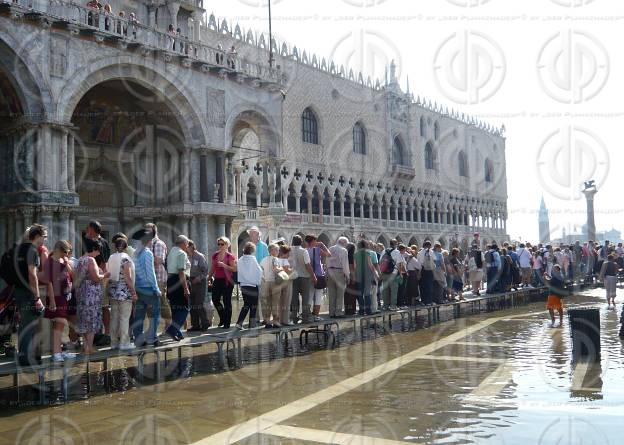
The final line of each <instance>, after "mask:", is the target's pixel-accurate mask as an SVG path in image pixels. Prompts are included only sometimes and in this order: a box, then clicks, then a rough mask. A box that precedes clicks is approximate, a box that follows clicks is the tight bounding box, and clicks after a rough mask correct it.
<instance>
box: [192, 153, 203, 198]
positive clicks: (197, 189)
mask: <svg viewBox="0 0 624 445" xmlns="http://www.w3.org/2000/svg"><path fill="white" fill-rule="evenodd" d="M189 151H190V160H191V161H190V162H191V165H190V174H191V177H190V178H189V181H190V187H191V202H201V201H202V199H201V191H202V187H201V176H202V173H201V168H202V163H201V156H200V154H199V152H198V151H197V150H193V149H189Z"/></svg>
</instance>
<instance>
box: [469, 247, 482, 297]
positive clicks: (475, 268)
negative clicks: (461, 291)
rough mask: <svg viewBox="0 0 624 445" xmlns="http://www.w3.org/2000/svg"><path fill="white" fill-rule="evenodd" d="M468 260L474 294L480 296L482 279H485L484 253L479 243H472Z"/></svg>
mask: <svg viewBox="0 0 624 445" xmlns="http://www.w3.org/2000/svg"><path fill="white" fill-rule="evenodd" d="M467 260H468V281H470V284H471V286H472V294H473V295H475V296H477V297H478V296H480V295H481V281H483V253H481V250H480V249H479V246H478V245H476V244H473V245H472V247H471V250H470V252H469V253H468V256H467Z"/></svg>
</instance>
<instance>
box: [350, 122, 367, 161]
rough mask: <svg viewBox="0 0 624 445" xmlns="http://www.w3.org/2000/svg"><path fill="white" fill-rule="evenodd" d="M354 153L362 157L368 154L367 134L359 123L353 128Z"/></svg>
mask: <svg viewBox="0 0 624 445" xmlns="http://www.w3.org/2000/svg"><path fill="white" fill-rule="evenodd" d="M353 151H354V152H355V153H358V154H361V155H365V154H366V134H365V133H364V127H363V126H362V124H360V123H359V122H358V123H356V124H355V125H354V126H353Z"/></svg>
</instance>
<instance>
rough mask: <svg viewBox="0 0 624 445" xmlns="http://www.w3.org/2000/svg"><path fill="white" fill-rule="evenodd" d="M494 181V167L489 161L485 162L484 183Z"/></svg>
mask: <svg viewBox="0 0 624 445" xmlns="http://www.w3.org/2000/svg"><path fill="white" fill-rule="evenodd" d="M493 181H494V166H493V165H492V161H490V160H489V159H486V160H485V182H493Z"/></svg>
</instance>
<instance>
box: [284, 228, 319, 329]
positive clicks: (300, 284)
mask: <svg viewBox="0 0 624 445" xmlns="http://www.w3.org/2000/svg"><path fill="white" fill-rule="evenodd" d="M302 244H303V239H302V238H301V237H300V236H299V235H295V236H293V241H292V250H291V252H290V257H289V258H288V260H289V262H290V265H291V268H292V270H293V271H294V273H295V274H296V278H295V279H294V280H291V281H292V297H291V301H290V319H291V320H292V321H293V323H295V324H297V322H298V321H299V320H301V318H300V317H299V311H300V310H301V311H302V318H303V319H305V320H306V321H307V320H309V319H310V317H311V312H310V306H309V305H307V304H306V301H307V298H308V295H309V294H310V292H311V291H312V288H313V286H314V282H315V281H316V276H315V275H314V270H313V269H312V264H311V261H310V254H309V253H308V251H307V249H304V248H303V247H302Z"/></svg>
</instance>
